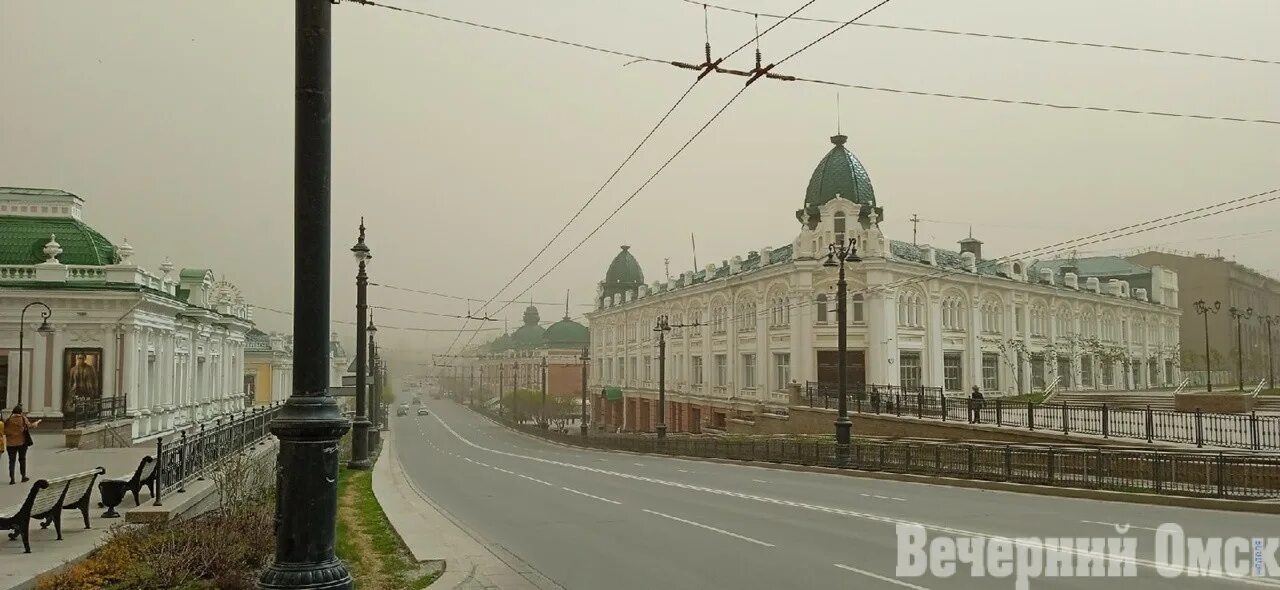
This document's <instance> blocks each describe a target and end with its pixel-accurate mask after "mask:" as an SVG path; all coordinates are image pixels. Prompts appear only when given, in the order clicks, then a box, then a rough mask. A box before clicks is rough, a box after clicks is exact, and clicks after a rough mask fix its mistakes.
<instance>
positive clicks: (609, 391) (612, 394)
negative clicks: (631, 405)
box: [604, 387, 622, 400]
mask: <svg viewBox="0 0 1280 590" xmlns="http://www.w3.org/2000/svg"><path fill="white" fill-rule="evenodd" d="M604 398H605V399H607V400H615V399H622V388H621V387H606V388H604Z"/></svg>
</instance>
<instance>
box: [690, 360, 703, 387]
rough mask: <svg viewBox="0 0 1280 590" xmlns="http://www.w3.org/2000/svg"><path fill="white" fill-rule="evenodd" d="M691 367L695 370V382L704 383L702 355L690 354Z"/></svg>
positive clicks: (696, 383)
mask: <svg viewBox="0 0 1280 590" xmlns="http://www.w3.org/2000/svg"><path fill="white" fill-rule="evenodd" d="M689 369H690V370H691V371H692V372H693V375H692V376H693V384H694V385H702V357H700V356H690V357H689Z"/></svg>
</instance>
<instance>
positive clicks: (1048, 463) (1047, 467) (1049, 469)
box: [1045, 447, 1054, 485]
mask: <svg viewBox="0 0 1280 590" xmlns="http://www.w3.org/2000/svg"><path fill="white" fill-rule="evenodd" d="M1053 460H1054V453H1053V448H1052V447H1050V448H1049V455H1048V456H1047V457H1045V470H1046V471H1047V472H1048V475H1049V485H1053Z"/></svg>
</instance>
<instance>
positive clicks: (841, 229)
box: [832, 211, 845, 247]
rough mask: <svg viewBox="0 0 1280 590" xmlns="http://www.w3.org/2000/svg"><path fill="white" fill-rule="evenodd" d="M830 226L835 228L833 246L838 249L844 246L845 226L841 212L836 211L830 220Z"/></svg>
mask: <svg viewBox="0 0 1280 590" xmlns="http://www.w3.org/2000/svg"><path fill="white" fill-rule="evenodd" d="M832 225H834V226H835V234H836V239H835V244H836V247H839V246H840V245H841V244H844V233H845V224H844V212H843V211H836V214H835V216H834V217H833V218H832Z"/></svg>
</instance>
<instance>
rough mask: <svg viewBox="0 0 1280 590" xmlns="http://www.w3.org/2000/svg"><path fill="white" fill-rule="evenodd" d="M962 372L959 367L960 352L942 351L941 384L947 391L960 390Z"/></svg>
mask: <svg viewBox="0 0 1280 590" xmlns="http://www.w3.org/2000/svg"><path fill="white" fill-rule="evenodd" d="M963 376H964V373H963V372H962V371H961V369H960V353H958V352H944V353H942V386H943V387H944V388H946V390H947V391H960V390H961V388H962V387H963V386H962V385H961V384H960V382H961V378H962V377H963Z"/></svg>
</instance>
